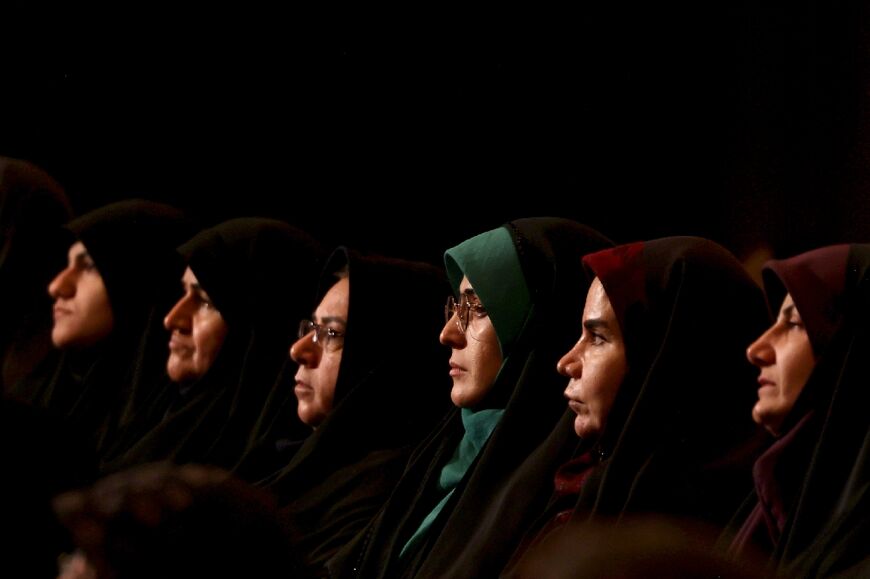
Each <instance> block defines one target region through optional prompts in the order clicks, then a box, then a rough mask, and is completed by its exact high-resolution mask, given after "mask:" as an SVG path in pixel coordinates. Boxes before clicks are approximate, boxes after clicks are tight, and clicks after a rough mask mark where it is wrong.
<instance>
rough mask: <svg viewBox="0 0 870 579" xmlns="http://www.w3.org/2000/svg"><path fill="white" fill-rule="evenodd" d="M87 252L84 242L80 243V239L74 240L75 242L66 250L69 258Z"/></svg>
mask: <svg viewBox="0 0 870 579" xmlns="http://www.w3.org/2000/svg"><path fill="white" fill-rule="evenodd" d="M87 252H88V249H87V248H86V247H85V244H84V243H82V242H81V241H76V242H75V243H73V244H72V245H70V246H69V251H68V252H67V255H69V257H70V259H73V258H75V257H76V256H78V255H81V254H82V253H87Z"/></svg>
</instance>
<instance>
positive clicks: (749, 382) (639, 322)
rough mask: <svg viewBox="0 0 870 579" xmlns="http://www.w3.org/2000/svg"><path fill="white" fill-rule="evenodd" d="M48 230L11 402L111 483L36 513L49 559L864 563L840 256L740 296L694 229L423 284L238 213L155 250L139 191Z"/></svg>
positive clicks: (461, 269) (43, 449) (853, 282)
mask: <svg viewBox="0 0 870 579" xmlns="http://www.w3.org/2000/svg"><path fill="white" fill-rule="evenodd" d="M65 231H67V232H68V234H69V238H68V241H69V245H68V256H67V257H68V259H67V261H68V263H67V266H66V267H65V268H64V269H63V270H62V271H61V272H60V273H59V274H57V275H56V277H55V278H54V279H53V281H51V282H50V284H49V293H50V295H51V297H52V298H53V299H54V309H53V314H54V316H53V324H52V327H51V341H52V343H53V344H54V346H55V348H56V349H55V352H53V353H52V354H51V355H49V356H48V357H47V358H46V359H45V360H44V361H43V363H42V364H40V365H39V366H38V367H37V369H36V370H35V371H34V372H32V373H30V374H29V375H28V376H26V377H25V378H24V379H22V380H20V381H19V382H17V383H16V384H15V385H14V387H12V388H11V391H12V393H14V394H15V395H16V396H17V397H18V398H19V399H20V400H24V401H26V402H28V403H31V404H34V405H36V406H37V407H39V408H43V409H45V410H47V411H49V412H51V413H52V416H59V417H62V418H63V427H64V428H69V432H71V433H78V434H79V435H81V436H82V439H83V442H84V444H83V445H82V446H83V447H84V448H87V449H89V450H90V451H92V452H93V456H94V460H95V463H96V472H98V473H100V474H101V475H110V476H108V478H105V479H104V480H101V481H99V482H97V483H96V484H94V485H93V486H88V485H85V486H82V487H81V488H79V489H78V490H75V491H71V492H69V493H66V494H62V495H59V496H58V497H57V498H56V499H55V500H54V502H53V507H54V516H55V517H57V519H58V520H59V521H61V522H62V523H63V525H64V526H65V528H66V529H67V531H68V534H67V535H66V536H65V537H61V539H59V540H58V542H57V546H56V545H55V544H54V543H53V544H52V545H51V549H62V550H67V551H70V552H72V549H73V548H74V547H77V548H78V550H77V551H75V552H74V554H73V555H72V556H69V557H65V559H64V561H65V564H64V566H63V570H62V573H63V574H64V576H66V577H72V576H96V577H144V576H149V577H151V576H155V575H159V576H168V577H173V576H176V575H177V576H182V575H184V576H190V575H191V574H198V575H209V574H218V575H220V574H221V573H222V572H223V573H224V574H226V573H230V574H244V575H247V576H271V575H275V576H279V575H280V576H285V577H287V576H292V577H327V576H329V577H499V576H504V577H549V576H552V577H570V576H579V575H583V576H585V575H591V576H608V575H606V573H608V572H612V573H623V575H619V576H649V573H652V574H654V575H657V574H658V572H656V571H651V570H650V569H651V567H644V566H643V565H640V566H639V569H640V570H639V571H635V575H626V574H627V573H628V571H627V570H624V569H623V570H618V569H617V570H613V571H605V570H604V568H603V567H597V568H596V567H589V566H588V565H592V563H590V561H591V560H592V559H595V557H594V555H595V554H596V553H601V554H607V555H609V556H607V557H606V559H607V560H609V561H611V563H612V562H613V561H617V562H619V561H624V562H625V564H626V565H629V563H630V562H632V561H635V563H634V564H635V566H636V567H637V565H636V560H635V559H636V558H633V557H632V556H631V555H628V554H619V553H620V551H619V550H618V549H616V548H617V547H624V545H622V543H623V542H625V541H628V542H630V543H632V544H633V545H636V546H637V547H638V548H641V547H645V548H648V549H649V550H650V553H645V554H643V553H642V554H640V555H638V557H640V560H641V561H651V560H653V558H654V555H655V554H659V555H661V554H662V553H671V554H673V553H684V554H685V555H684V556H679V557H678V560H674V558H673V557H671V560H670V562H668V563H666V564H665V565H670V567H667V566H665V567H662V569H672V571H673V573H672V574H673V575H674V576H699V575H691V574H689V575H680V574H679V570H680V564H681V563H680V562H683V563H685V564H686V565H688V564H689V563H691V564H692V565H700V566H701V567H703V569H704V571H703V572H704V573H709V574H710V576H715V575H717V574H719V575H722V576H741V577H742V576H746V577H755V576H765V575H766V574H774V575H781V576H787V577H817V576H834V575H837V574H840V575H841V576H861V573H862V571H863V572H866V560H867V558H868V553H867V549H866V547H864V545H865V544H866V541H863V539H862V537H863V533H862V531H863V530H864V526H865V525H866V521H867V518H868V517H867V515H868V511H867V505H866V493H867V489H868V476H867V475H868V473H867V466H866V463H867V461H866V454H867V452H868V447H867V442H868V441H867V440H866V437H867V434H868V428H867V419H866V418H865V417H864V416H865V412H864V408H865V405H864V404H862V402H865V401H866V398H867V396H868V394H867V393H866V390H867V389H866V388H864V387H863V386H864V384H863V382H864V374H863V372H864V369H865V368H866V367H867V364H866V363H865V362H864V359H865V357H866V355H865V352H867V348H868V344H867V342H866V339H867V338H866V328H867V327H868V324H867V321H868V320H867V315H868V311H867V308H868V306H870V301H868V296H867V292H868V288H870V286H868V284H870V279H868V280H865V273H866V269H867V265H868V264H870V248H868V246H862V245H851V246H847V245H841V246H833V247H826V248H822V249H819V250H816V251H813V252H809V253H807V254H802V255H800V256H796V257H793V258H790V259H785V260H780V261H773V262H770V263H769V264H768V265H767V266H766V268H765V270H764V275H765V276H766V277H765V290H766V291H762V290H761V288H759V287H758V286H757V285H756V284H755V283H754V282H753V281H752V280H751V278H750V277H749V276H748V274H747V273H746V272H745V271H744V269H743V268H742V267H741V265H740V263H739V262H738V261H737V259H736V258H735V257H734V256H733V255H731V254H730V253H729V252H728V251H727V250H725V249H724V248H722V247H720V246H719V245H717V244H715V243H713V242H711V241H708V240H704V239H700V238H693V237H671V238H665V239H658V240H651V241H645V242H640V243H632V244H627V245H619V246H614V245H613V243H612V242H611V241H610V240H608V239H607V238H606V237H604V236H603V235H601V234H600V233H598V232H596V231H594V230H592V229H590V228H588V227H585V226H583V225H581V224H578V223H575V222H573V221H570V220H566V219H559V218H530V219H520V220H516V221H512V222H510V223H507V224H505V225H504V226H503V227H499V228H497V229H494V230H492V231H488V232H485V233H482V234H480V235H478V236H475V237H473V238H471V239H469V240H467V241H465V242H464V243H462V244H460V245H458V246H456V247H454V248H452V249H449V250H448V251H447V252H446V253H445V269H446V275H445V273H444V272H442V271H440V270H439V269H438V268H435V267H433V266H431V265H428V264H423V263H414V262H407V261H403V260H396V259H389V258H385V257H379V256H366V255H361V254H359V253H357V252H354V251H352V250H349V249H346V248H339V249H337V250H335V251H334V252H333V253H332V254H331V256H329V258H328V259H326V260H325V261H324V260H323V259H322V256H323V254H322V253H321V251H320V249H319V247H318V245H317V243H316V242H315V241H314V240H313V239H311V238H310V237H309V236H307V235H306V234H304V232H301V231H299V230H296V229H294V228H292V227H290V226H288V225H286V224H283V223H281V222H277V221H274V220H266V219H238V220H232V221H230V222H226V223H223V224H220V225H218V226H215V227H213V228H210V229H207V230H205V231H201V232H199V233H197V234H196V235H194V236H193V237H192V238H190V239H189V240H188V241H186V242H184V243H182V244H181V245H180V246H179V245H178V244H179V243H181V242H182V241H184V239H186V238H187V237H189V235H190V230H189V228H188V224H187V222H186V220H185V219H183V217H182V216H180V215H179V214H178V213H177V212H176V211H175V210H173V209H172V208H168V207H166V206H162V205H158V204H153V203H150V202H143V201H127V202H121V203H119V204H113V205H111V206H108V207H106V208H103V209H101V210H97V211H95V212H92V213H91V214H88V215H85V216H82V217H80V218H77V219H75V220H73V221H71V222H70V223H69V224H67V226H66V227H65ZM324 263H325V265H324ZM318 272H319V273H318ZM179 280H180V281H181V286H182V291H181V294H182V295H181V298H180V299H179V298H178V293H179V291H178V289H177V288H178V283H179ZM765 296H766V299H765ZM445 298H446V299H447V305H446V306H445V307H443V308H442V305H441V304H443V302H444V299H445ZM771 314H773V315H772V316H771ZM309 317H310V319H306V318H309ZM294 339H295V342H294ZM167 341H168V348H167ZM439 342H440V344H439ZM288 347H289V352H288ZM288 354H289V357H288ZM9 404H11V403H8V404H7V405H9ZM19 430H20V431H26V427H21V428H20V429H19ZM13 436H14V435H13V434H9V435H8V436H7V437H4V440H6V441H9V440H10V438H11V437H13ZM70 436H73V435H72V434H71V435H70ZM40 443H41V444H42V446H39V445H35V452H36V453H38V454H40V455H41V456H43V457H45V460H49V459H50V457H53V456H56V455H57V454H58V453H57V452H56V449H57V447H58V446H59V443H58V441H56V440H55V441H52V440H48V441H41V442H40ZM4 444H8V442H4ZM155 460H161V461H166V462H164V463H162V464H158V465H155V464H145V463H149V462H150V461H155ZM66 462H69V461H66ZM191 463H195V464H197V463H198V464H204V465H209V466H196V465H195V464H191ZM59 464H60V462H58V465H59ZM64 464H65V463H64ZM86 464H87V459H85V458H83V459H82V461H81V462H80V464H79V466H80V467H82V468H84V467H85V465H86ZM143 464H145V466H141V465H143ZM137 465H140V466H138V468H134V469H133V470H126V469H128V468H129V467H137ZM172 465H187V466H172ZM49 470H50V468H49ZM34 472H35V469H30V470H28V468H26V467H25V468H21V469H19V470H18V471H17V474H16V477H15V479H16V480H19V481H21V482H22V485H21V486H22V488H24V487H26V486H27V483H28V477H29V476H31V475H32V474H33V473H34ZM111 473H115V474H111ZM70 478H71V479H74V480H75V481H76V482H75V483H71V484H81V481H82V480H88V475H87V474H84V475H83V476H81V477H78V478H76V477H70ZM91 478H93V476H92V477H91ZM243 481H245V482H243ZM57 490H60V489H57V488H53V489H52V493H54V492H55V491H57ZM22 492H23V491H22ZM40 496H42V495H40ZM34 508H37V507H34ZM40 508H41V506H40ZM26 516H27V515H26V512H25V515H24V517H25V518H26ZM637 517H645V519H643V520H652V521H653V523H652V524H653V525H654V526H653V528H654V529H659V531H658V532H656V533H653V536H654V537H655V536H660V537H664V538H667V539H669V541H654V540H653V541H645V540H641V539H638V538H637V537H639V536H640V537H643V536H646V535H644V532H638V531H637V529H638V527H637V526H636V525H637V524H638V523H637V520H638V519H637ZM650 517H652V519H649V518H650ZM46 518H47V519H50V517H46ZM39 520H43V519H39ZM45 524H46V525H49V524H50V523H49V522H46V523H45ZM656 525H658V526H656ZM590 529H591V531H590ZM620 532H623V533H624V534H620ZM43 536H47V535H45V534H44V535H43ZM600 538H606V540H597V539H600ZM51 549H46V551H48V552H49V553H53V551H52V550H51ZM669 549H670V550H669ZM584 552H585V553H586V554H585V555H583V554H582V553H584ZM590 553H592V555H589V554H590ZM690 554H693V555H697V556H698V557H699V558H700V559H702V562H700V563H698V562H697V561H696V557H693V556H690ZM587 555H589V556H587ZM701 555H704V556H703V557H702V556H701ZM34 557H36V556H34ZM599 559H600V558H599ZM42 562H43V561H39V563H42ZM32 563H33V569H34V570H35V569H36V568H37V567H39V565H37V561H33V562H32ZM584 565H587V567H584ZM650 565H652V563H650ZM862 565H863V566H862ZM626 569H627V567H626ZM230 570H237V571H234V572H230ZM637 573H640V574H637ZM643 573H647V575H644V574H643ZM28 576H42V575H38V574H37V573H36V572H35V571H34V573H32V574H31V575H28ZM45 576H51V575H45Z"/></svg>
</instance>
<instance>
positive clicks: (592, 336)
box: [589, 332, 607, 346]
mask: <svg viewBox="0 0 870 579" xmlns="http://www.w3.org/2000/svg"><path fill="white" fill-rule="evenodd" d="M605 342H607V340H605V339H604V336H602V335H601V334H596V333H595V332H589V343H590V344H592V345H593V346H600V345H601V344H604V343H605Z"/></svg>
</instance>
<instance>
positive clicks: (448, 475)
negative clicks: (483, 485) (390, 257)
mask: <svg viewBox="0 0 870 579" xmlns="http://www.w3.org/2000/svg"><path fill="white" fill-rule="evenodd" d="M444 264H445V266H446V268H447V278H448V280H449V281H450V285H452V286H453V290H454V292H456V293H457V294H458V293H459V284H460V283H462V278H463V276H464V277H467V278H468V281H469V283H471V287H473V288H474V291H475V293H477V296H478V297H479V298H480V301H481V303H482V304H483V305H484V307H486V311H487V314H488V315H489V318H490V320H491V321H492V325H493V327H494V328H495V333H496V337H497V338H498V342H499V347H500V348H501V353H502V359H503V361H502V365H501V367H502V368H504V360H507V357H508V356H509V355H510V351H511V348H512V346H513V345H514V343H515V342H516V340H517V338H519V336H520V332H521V331H522V329H523V326H524V325H525V323H526V319H527V318H528V316H529V313H530V312H531V310H532V295H531V292H530V291H529V286H528V285H527V284H526V278H525V276H523V270H522V266H521V265H520V259H519V255H517V249H516V246H515V245H514V241H513V239H512V238H511V235H510V233H508V230H507V229H505V228H504V227H499V228H498V229H493V230H492V231H487V232H486V233H481V234H480V235H477V236H475V237H472V238H471V239H469V240H467V241H464V242H462V243H460V244H459V245H457V246H456V247H454V248H452V249H448V250H447V251H446V252H445V253H444ZM499 372H501V369H499ZM503 414H504V408H486V409H482V410H476V411H475V410H472V409H469V408H463V409H462V412H461V415H462V425H463V427H464V429H465V435H464V436H463V437H462V440H460V441H459V445H458V446H457V447H456V450H455V451H454V453H453V456H452V457H451V458H450V460H449V461H448V462H447V464H445V465H444V467H443V468H442V469H441V475H440V476H439V478H438V482H437V492H438V494H439V495H441V500H440V501H438V504H436V505H435V507H434V508H433V509H432V510H431V511H430V512H429V514H428V515H426V517H425V518H424V519H423V521H422V522H421V523H420V526H419V527H418V528H417V530H416V531H415V532H414V534H413V535H411V538H410V539H408V541H407V542H406V543H405V545H404V547H403V548H402V551H401V552H400V554H399V556H400V557H404V556H405V555H406V554H407V553H409V552H412V551H414V550H415V549H416V548H417V546H418V545H419V544H420V542H421V541H422V540H423V538H424V537H425V536H426V535H427V534H428V533H429V530H430V528H431V527H432V524H433V523H434V522H435V521H436V520H437V518H438V516H439V515H440V514H441V511H442V510H443V509H444V506H445V505H446V504H447V501H448V500H450V497H451V496H452V495H453V491H454V490H456V486H457V485H458V484H459V483H460V481H461V480H462V479H463V478H464V477H465V474H466V473H467V472H468V469H469V468H471V465H472V464H473V463H474V461H475V459H476V458H477V455H478V454H480V451H481V450H482V449H483V447H484V445H486V441H487V440H489V437H490V435H491V434H492V431H493V430H495V427H496V426H498V423H499V422H500V421H501V417H502V415H503Z"/></svg>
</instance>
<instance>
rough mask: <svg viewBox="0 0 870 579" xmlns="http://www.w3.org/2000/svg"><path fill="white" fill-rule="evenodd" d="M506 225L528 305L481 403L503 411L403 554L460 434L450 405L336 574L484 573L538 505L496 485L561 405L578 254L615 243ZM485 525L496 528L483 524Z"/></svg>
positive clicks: (579, 275)
mask: <svg viewBox="0 0 870 579" xmlns="http://www.w3.org/2000/svg"><path fill="white" fill-rule="evenodd" d="M503 227H504V229H506V230H507V232H508V233H509V234H510V237H511V239H512V241H513V244H514V247H515V249H516V253H517V255H518V257H519V262H520V265H521V268H522V275H523V277H524V279H525V283H526V286H527V287H528V289H529V291H530V297H531V308H530V310H529V314H528V316H527V317H526V318H525V321H524V324H523V326H522V329H521V331H520V332H519V334H518V336H516V338H515V339H513V342H512V346H511V351H510V355H509V356H507V358H506V359H505V363H504V365H503V367H502V369H501V371H500V372H499V375H498V377H497V379H496V382H495V384H494V385H493V387H492V389H491V390H490V392H489V393H488V395H487V397H486V400H485V401H484V402H483V403H482V405H483V406H484V407H494V408H504V413H503V415H502V417H501V420H500V421H499V424H498V425H497V426H496V427H495V430H494V431H493V432H492V435H491V436H490V438H489V440H488V442H487V443H486V445H485V446H484V448H483V449H482V450H481V451H480V453H479V454H478V456H477V459H476V461H475V462H474V463H473V464H472V465H471V467H470V468H469V470H468V471H467V473H466V475H465V476H464V478H463V479H462V480H461V481H460V482H459V484H458V486H457V487H456V489H455V491H454V492H453V494H452V496H451V497H450V499H449V501H448V502H447V504H446V505H445V507H444V508H443V510H442V511H441V513H440V515H439V516H438V518H437V519H436V520H435V522H434V523H433V525H432V527H431V529H430V530H429V532H428V533H427V535H426V536H425V539H424V540H423V541H422V542H421V543H419V544H418V545H417V546H416V547H415V548H414V551H413V553H409V554H408V555H406V556H405V557H404V558H402V559H400V558H399V554H400V552H401V550H402V549H403V548H404V546H405V544H406V543H407V541H408V539H409V538H410V536H411V535H412V534H413V533H414V532H415V531H416V530H417V529H418V527H419V525H420V522H421V520H422V519H423V517H425V516H426V515H427V514H428V513H429V512H430V511H431V510H432V508H433V506H434V504H433V502H437V500H438V498H439V497H437V496H436V497H433V496H432V490H433V486H434V484H435V481H436V480H437V479H438V477H439V474H440V471H441V468H442V467H443V466H444V464H446V463H447V462H448V461H449V460H450V459H451V456H452V453H453V452H454V450H455V449H456V447H457V444H458V442H459V440H460V439H461V438H462V436H463V432H464V429H463V425H462V421H461V411H460V409H454V410H453V411H452V412H451V414H450V415H449V417H448V419H447V420H446V421H445V422H444V423H443V424H442V425H441V426H440V427H439V428H438V429H437V430H436V431H434V432H433V433H432V434H431V435H430V436H429V437H428V438H427V439H426V441H425V442H424V443H423V444H422V445H421V446H420V447H419V448H418V449H417V451H416V452H415V454H414V457H413V460H412V462H411V464H410V465H409V468H408V470H407V472H406V474H405V476H403V478H402V481H401V482H400V484H399V486H398V487H397V489H396V492H395V493H394V494H393V496H392V497H391V499H390V501H389V502H388V503H387V505H386V507H385V509H384V510H383V511H382V512H381V513H380V514H379V516H378V518H377V519H375V521H373V523H372V525H370V527H369V528H368V529H367V530H366V531H365V533H363V534H361V535H360V536H359V537H358V538H357V542H356V543H354V544H351V545H350V546H348V547H347V548H346V549H344V550H343V551H342V553H341V554H340V555H339V556H338V557H336V558H335V560H334V561H333V562H332V563H330V568H331V570H334V572H335V574H336V575H338V576H341V577H353V576H360V577H412V576H413V577H452V576H455V575H466V576H469V577H478V576H486V575H487V573H486V569H487V568H488V565H490V564H491V561H492V560H498V559H499V558H500V557H502V556H505V555H504V553H503V551H504V549H506V548H507V547H506V540H507V538H509V537H511V536H513V535H514V534H515V533H517V532H518V529H523V528H524V521H525V518H526V517H527V516H528V514H529V512H536V509H540V508H542V506H543V505H541V504H539V502H536V501H540V500H541V499H540V497H537V496H529V495H518V496H516V497H514V499H515V500H514V501H512V502H511V503H510V504H504V503H500V502H499V500H500V495H499V490H500V489H501V487H502V486H503V484H504V481H505V479H506V478H507V477H508V476H509V475H510V473H512V472H513V471H514V470H515V469H516V468H517V466H518V465H519V464H521V463H522V461H523V460H524V458H525V457H526V456H527V455H528V453H529V452H531V450H532V449H534V448H535V447H536V446H537V445H538V444H540V442H541V440H543V439H544V438H545V437H546V436H547V434H549V432H550V431H551V430H552V428H553V426H554V424H555V423H556V422H557V421H558V419H559V417H560V416H561V415H562V412H563V410H564V407H565V404H564V400H563V398H562V391H563V390H564V378H562V377H560V376H559V375H558V374H557V373H556V369H555V365H556V360H558V358H559V356H561V354H562V353H564V352H565V351H567V350H568V349H569V348H570V346H571V344H573V342H574V341H575V340H576V339H577V331H578V328H579V327H580V319H581V314H582V311H583V303H584V300H585V296H586V291H587V289H588V286H589V283H590V281H591V278H590V277H589V276H588V275H587V273H586V272H585V271H584V270H583V267H582V265H581V262H580V259H581V257H582V256H583V255H584V254H585V253H588V252H591V251H595V250H598V249H601V248H604V247H609V246H611V245H612V243H611V242H610V241H609V240H608V239H606V238H605V237H604V236H602V235H601V234H599V233H598V232H596V231H594V230H592V229H590V228H588V227H585V226H583V225H581V224H579V223H576V222H573V221H570V220H567V219H559V218H528V219H519V220H516V221H511V222H509V223H507V224H505V225H504V226H503ZM481 259H482V261H485V256H482V257H481ZM484 305H485V306H486V303H485V302H484ZM543 501H546V496H544V497H543ZM496 510H497V511H498V512H499V513H500V516H501V517H502V518H501V519H500V520H499V521H498V524H497V525H495V526H493V527H490V525H489V522H491V521H490V520H489V519H485V518H484V517H486V516H487V514H488V513H492V512H494V511H496ZM484 528H486V529H488V530H490V531H492V533H493V534H492V535H489V536H487V535H485V534H484V533H481V532H480V531H481V529H484ZM509 553H510V551H508V554H509Z"/></svg>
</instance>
